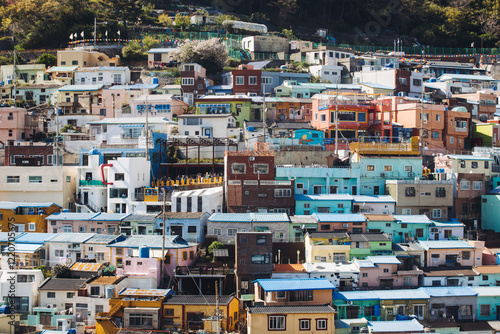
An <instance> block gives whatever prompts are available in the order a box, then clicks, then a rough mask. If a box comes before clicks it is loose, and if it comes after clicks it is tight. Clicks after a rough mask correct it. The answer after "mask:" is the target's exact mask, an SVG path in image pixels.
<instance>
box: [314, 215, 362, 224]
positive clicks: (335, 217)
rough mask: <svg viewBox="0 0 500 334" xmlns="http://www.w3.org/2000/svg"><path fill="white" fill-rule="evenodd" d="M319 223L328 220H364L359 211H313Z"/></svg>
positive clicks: (327, 221)
mask: <svg viewBox="0 0 500 334" xmlns="http://www.w3.org/2000/svg"><path fill="white" fill-rule="evenodd" d="M313 216H315V217H316V219H318V222H319V223H323V222H325V223H329V222H366V218H365V216H363V215H362V214H361V213H313Z"/></svg>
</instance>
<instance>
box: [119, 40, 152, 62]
mask: <svg viewBox="0 0 500 334" xmlns="http://www.w3.org/2000/svg"><path fill="white" fill-rule="evenodd" d="M122 55H123V58H125V59H126V60H143V59H145V57H147V55H146V54H145V53H144V52H143V51H142V46H141V44H140V43H139V42H136V41H133V42H130V43H128V44H127V45H125V46H124V47H123V49H122Z"/></svg>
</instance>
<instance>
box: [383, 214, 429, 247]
mask: <svg viewBox="0 0 500 334" xmlns="http://www.w3.org/2000/svg"><path fill="white" fill-rule="evenodd" d="M393 217H394V219H396V222H395V224H394V223H391V227H390V228H392V231H391V233H390V234H389V236H391V237H392V240H393V241H394V242H409V241H412V240H428V239H429V227H430V225H431V224H432V221H431V220H430V219H429V218H427V216H426V215H393Z"/></svg>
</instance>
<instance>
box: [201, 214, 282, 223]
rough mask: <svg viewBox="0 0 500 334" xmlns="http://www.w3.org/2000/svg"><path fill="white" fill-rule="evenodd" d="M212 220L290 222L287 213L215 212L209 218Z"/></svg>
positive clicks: (226, 221)
mask: <svg viewBox="0 0 500 334" xmlns="http://www.w3.org/2000/svg"><path fill="white" fill-rule="evenodd" d="M208 220H209V221H211V222H223V223H250V222H252V221H253V222H254V223H268V222H269V223H272V222H289V221H290V220H289V219H288V215H287V214H286V213H214V214H212V215H211V216H210V217H209V218H208Z"/></svg>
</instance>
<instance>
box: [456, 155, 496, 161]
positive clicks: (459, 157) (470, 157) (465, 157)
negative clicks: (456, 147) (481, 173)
mask: <svg viewBox="0 0 500 334" xmlns="http://www.w3.org/2000/svg"><path fill="white" fill-rule="evenodd" d="M447 156H448V157H449V158H450V159H455V160H473V161H475V160H479V161H493V158H487V157H483V156H480V155H465V154H448V155H447Z"/></svg>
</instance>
